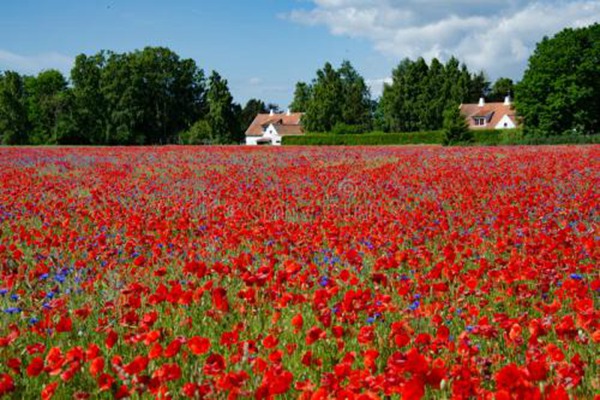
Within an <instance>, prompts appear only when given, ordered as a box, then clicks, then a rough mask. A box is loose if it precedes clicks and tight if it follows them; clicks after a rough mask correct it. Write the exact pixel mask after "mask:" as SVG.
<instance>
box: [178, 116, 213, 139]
mask: <svg viewBox="0 0 600 400" xmlns="http://www.w3.org/2000/svg"><path fill="white" fill-rule="evenodd" d="M181 141H182V142H183V144H210V143H211V142H212V141H213V138H212V129H211V128H210V124H209V123H208V122H207V121H205V120H199V121H197V122H196V123H195V124H194V125H192V126H191V127H190V129H188V130H187V131H185V132H183V133H182V134H181Z"/></svg>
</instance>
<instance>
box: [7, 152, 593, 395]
mask: <svg viewBox="0 0 600 400" xmlns="http://www.w3.org/2000/svg"><path fill="white" fill-rule="evenodd" d="M599 265H600V146H557V147H514V148H508V147H498V148H474V147H473V148H442V147H427V146H418V147H353V148H343V147H342V148H320V147H315V148H310V147H306V148H300V147H297V148H296V147H289V148H287V147H286V148H278V149H276V148H245V147H244V148H241V147H206V148H197V147H155V148H150V147H148V148H142V147H132V148H0V277H1V280H0V398H8V399H11V398H40V397H41V398H42V399H50V398H56V399H88V398H90V399H95V398H106V399H109V398H133V399H135V398H163V399H164V398H174V399H179V398H197V399H201V398H205V399H236V398H255V399H268V398H286V399H287V398H289V399H305V400H308V399H348V400H352V399H356V400H368V399H403V400H412V399H421V398H425V399H471V398H473V399H475V398H477V399H498V400H506V399H594V398H598V393H599V392H600V378H599V376H600V361H599V360H600V357H599V354H600V311H599V305H600V276H599V268H598V267H599Z"/></svg>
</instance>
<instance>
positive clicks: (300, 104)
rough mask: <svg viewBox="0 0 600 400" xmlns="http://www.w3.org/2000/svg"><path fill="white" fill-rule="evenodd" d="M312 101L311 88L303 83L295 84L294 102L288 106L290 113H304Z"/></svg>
mask: <svg viewBox="0 0 600 400" xmlns="http://www.w3.org/2000/svg"><path fill="white" fill-rule="evenodd" d="M311 99H312V87H311V86H310V85H308V84H307V83H305V82H298V83H296V90H295V91H294V101H292V104H290V110H291V111H292V112H306V110H308V105H309V104H310V101H311Z"/></svg>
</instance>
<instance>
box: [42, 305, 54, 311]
mask: <svg viewBox="0 0 600 400" xmlns="http://www.w3.org/2000/svg"><path fill="white" fill-rule="evenodd" d="M42 308H43V309H44V310H52V306H51V305H50V303H44V304H42Z"/></svg>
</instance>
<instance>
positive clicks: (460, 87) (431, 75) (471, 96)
mask: <svg viewBox="0 0 600 400" xmlns="http://www.w3.org/2000/svg"><path fill="white" fill-rule="evenodd" d="M488 91H489V82H487V80H486V78H485V74H484V73H483V72H480V73H479V74H471V73H470V72H469V70H468V68H467V67H466V65H464V64H462V65H461V64H460V62H459V61H458V59H456V58H455V57H452V58H450V60H448V62H447V63H446V64H445V65H443V64H442V63H441V62H440V61H439V60H438V59H435V58H434V59H433V60H431V63H430V64H429V65H428V64H427V63H426V62H425V60H424V59H422V58H420V59H418V60H416V61H412V60H409V59H404V60H403V61H402V62H400V64H399V65H398V66H397V67H396V68H395V69H394V70H393V71H392V83H391V84H386V85H384V90H383V95H382V97H381V99H380V102H379V107H378V109H377V111H376V118H377V125H378V127H380V128H382V129H383V130H384V131H388V132H390V131H395V132H413V131H427V130H437V129H441V128H442V127H443V123H444V110H447V109H448V108H450V107H453V106H454V105H455V104H460V103H465V102H476V101H477V100H479V98H480V97H481V96H482V95H485V94H486V93H487V92H488Z"/></svg>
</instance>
